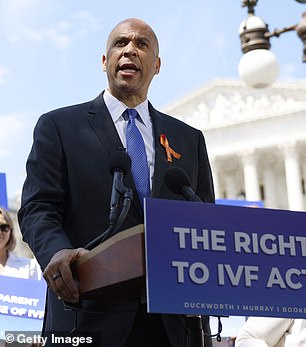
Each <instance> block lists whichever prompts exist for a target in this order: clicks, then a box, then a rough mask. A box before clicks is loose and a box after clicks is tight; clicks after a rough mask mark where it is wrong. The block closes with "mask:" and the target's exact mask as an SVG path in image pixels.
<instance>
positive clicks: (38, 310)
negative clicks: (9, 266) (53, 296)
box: [0, 276, 46, 340]
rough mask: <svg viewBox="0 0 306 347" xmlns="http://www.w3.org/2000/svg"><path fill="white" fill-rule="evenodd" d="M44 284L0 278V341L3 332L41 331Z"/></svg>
mask: <svg viewBox="0 0 306 347" xmlns="http://www.w3.org/2000/svg"><path fill="white" fill-rule="evenodd" d="M45 295H46V282H45V281H44V280H41V281H37V280H31V279H23V278H15V277H9V276H0V340H1V339H4V332H5V331H19V330H21V329H22V331H41V328H42V321H43V318H44V311H45Z"/></svg>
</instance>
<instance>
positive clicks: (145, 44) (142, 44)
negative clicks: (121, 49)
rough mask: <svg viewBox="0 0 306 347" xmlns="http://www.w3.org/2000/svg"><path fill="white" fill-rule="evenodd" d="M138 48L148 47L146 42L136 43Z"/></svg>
mask: <svg viewBox="0 0 306 347" xmlns="http://www.w3.org/2000/svg"><path fill="white" fill-rule="evenodd" d="M138 46H139V47H148V44H147V42H146V41H139V42H138Z"/></svg>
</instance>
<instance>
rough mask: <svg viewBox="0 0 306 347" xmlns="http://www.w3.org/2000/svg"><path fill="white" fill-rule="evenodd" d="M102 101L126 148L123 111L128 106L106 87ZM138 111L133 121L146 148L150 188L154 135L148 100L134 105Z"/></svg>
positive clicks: (125, 123) (152, 171)
mask: <svg viewBox="0 0 306 347" xmlns="http://www.w3.org/2000/svg"><path fill="white" fill-rule="evenodd" d="M103 98H104V102H105V104H106V107H107V109H108V111H109V113H110V115H111V117H112V120H113V122H114V124H115V127H116V130H117V132H118V134H119V137H120V140H121V142H122V144H123V146H124V148H126V135H125V131H126V126H127V123H128V121H127V120H125V119H124V117H123V113H124V111H125V110H126V109H127V108H129V107H128V106H126V105H125V104H124V103H123V102H122V101H120V100H118V99H117V98H115V97H114V96H113V95H112V94H111V93H110V92H109V91H108V90H107V89H106V90H105V92H104V94H103ZM134 109H135V110H136V111H137V112H138V115H139V117H137V118H136V119H135V123H136V125H137V127H138V129H139V131H140V133H141V135H142V137H143V141H144V144H145V148H146V154H147V160H148V165H149V172H150V188H151V189H152V177H153V174H154V161H155V160H154V156H155V150H154V136H153V126H152V121H151V117H150V114H149V105H148V100H147V99H146V100H145V101H143V102H142V103H141V104H139V105H137V106H136V107H134Z"/></svg>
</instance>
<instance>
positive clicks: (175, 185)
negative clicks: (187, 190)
mask: <svg viewBox="0 0 306 347" xmlns="http://www.w3.org/2000/svg"><path fill="white" fill-rule="evenodd" d="M164 180H165V183H166V186H167V187H168V188H169V189H170V190H171V191H172V192H173V193H176V194H180V193H181V192H182V189H183V187H185V186H187V187H190V186H191V183H190V179H189V177H188V175H187V173H186V171H185V170H183V169H181V168H180V167H175V166H172V167H170V168H168V169H167V170H166V172H165V175H164Z"/></svg>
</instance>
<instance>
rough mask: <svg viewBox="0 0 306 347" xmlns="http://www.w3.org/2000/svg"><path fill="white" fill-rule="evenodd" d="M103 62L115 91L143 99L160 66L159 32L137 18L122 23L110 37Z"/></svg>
mask: <svg viewBox="0 0 306 347" xmlns="http://www.w3.org/2000/svg"><path fill="white" fill-rule="evenodd" d="M102 62H103V70H104V71H106V73H107V78H108V83H109V88H110V92H111V94H113V95H114V96H115V97H117V98H118V99H119V100H122V99H124V98H126V97H129V96H134V97H136V98H137V99H138V100H139V101H143V100H144V99H145V98H146V97H147V92H148V89H149V86H150V83H151V80H152V78H153V76H154V75H155V74H158V73H159V69H160V58H159V57H158V42H157V39H156V36H155V34H154V33H153V31H152V29H151V28H150V27H149V26H148V25H147V24H146V23H144V22H142V21H140V20H137V19H131V20H127V21H124V22H122V23H120V24H118V25H117V26H116V27H115V28H114V30H113V31H112V32H111V34H110V36H109V38H108V41H107V53H106V56H105V55H103V58H102Z"/></svg>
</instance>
